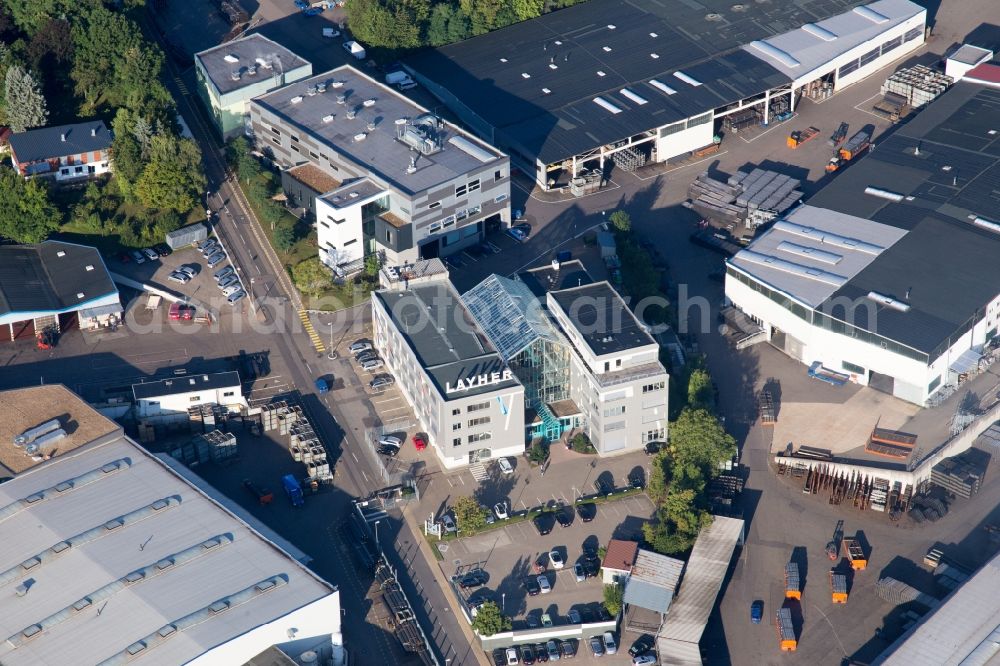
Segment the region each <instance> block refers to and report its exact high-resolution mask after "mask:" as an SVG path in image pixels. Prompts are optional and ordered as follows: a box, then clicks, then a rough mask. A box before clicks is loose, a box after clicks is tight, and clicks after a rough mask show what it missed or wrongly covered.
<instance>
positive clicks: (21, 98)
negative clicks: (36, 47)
mask: <svg viewBox="0 0 1000 666" xmlns="http://www.w3.org/2000/svg"><path fill="white" fill-rule="evenodd" d="M4 100H5V103H6V109H7V123H8V124H9V125H10V128H11V129H12V130H14V131H15V132H23V131H24V130H26V129H30V128H32V127H41V126H42V125H44V124H45V121H46V120H48V117H49V111H48V108H47V107H46V104H45V97H44V96H43V95H42V89H41V87H40V86H39V85H38V83H37V82H36V81H35V79H34V77H33V76H32V75H31V72H27V71H25V70H24V69H22V68H21V67H20V66H19V65H12V66H11V67H9V68H8V69H7V75H6V77H5V78H4Z"/></svg>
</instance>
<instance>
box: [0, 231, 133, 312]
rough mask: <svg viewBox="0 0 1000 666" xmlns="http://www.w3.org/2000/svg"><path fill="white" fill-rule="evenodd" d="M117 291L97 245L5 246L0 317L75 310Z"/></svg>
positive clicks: (1, 248) (0, 255)
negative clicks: (95, 246)
mask: <svg viewBox="0 0 1000 666" xmlns="http://www.w3.org/2000/svg"><path fill="white" fill-rule="evenodd" d="M117 294H118V289H117V288H116V287H115V284H114V282H112V281H111V276H110V275H109V274H108V270H107V268H106V267H105V266H104V260H103V259H102V258H101V255H100V253H99V252H98V251H97V250H96V249H94V248H92V247H86V246H84V245H76V244H75V243H63V242H61V241H45V242H44V243H40V244H38V245H0V319H9V318H11V317H13V319H12V321H16V320H17V319H16V316H17V313H25V314H46V313H55V312H62V311H70V310H73V309H78V308H81V307H85V306H86V305H88V304H91V303H94V302H95V301H97V300H98V299H101V298H102V297H106V296H110V295H115V296H117ZM5 315H9V316H10V317H5Z"/></svg>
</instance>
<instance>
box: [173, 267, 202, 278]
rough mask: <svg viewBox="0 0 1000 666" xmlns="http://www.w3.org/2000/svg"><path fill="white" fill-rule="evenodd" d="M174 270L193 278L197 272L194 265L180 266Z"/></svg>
mask: <svg viewBox="0 0 1000 666" xmlns="http://www.w3.org/2000/svg"><path fill="white" fill-rule="evenodd" d="M175 272H176V273H184V275H187V276H188V277H190V278H193V277H194V276H195V275H197V274H198V270H197V269H196V268H195V267H194V266H181V267H180V268H178V269H177V270H176V271H175Z"/></svg>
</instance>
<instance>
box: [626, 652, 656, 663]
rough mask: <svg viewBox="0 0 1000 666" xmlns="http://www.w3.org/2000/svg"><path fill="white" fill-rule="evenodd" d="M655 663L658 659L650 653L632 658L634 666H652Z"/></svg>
mask: <svg viewBox="0 0 1000 666" xmlns="http://www.w3.org/2000/svg"><path fill="white" fill-rule="evenodd" d="M655 663H656V657H655V656H653V655H651V654H649V653H648V652H647V653H646V654H640V655H636V656H634V657H632V666H652V665H653V664H655Z"/></svg>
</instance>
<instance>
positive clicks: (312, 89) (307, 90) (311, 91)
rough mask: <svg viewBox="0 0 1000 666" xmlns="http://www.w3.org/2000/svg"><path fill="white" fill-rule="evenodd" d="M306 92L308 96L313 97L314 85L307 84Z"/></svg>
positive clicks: (314, 92)
mask: <svg viewBox="0 0 1000 666" xmlns="http://www.w3.org/2000/svg"><path fill="white" fill-rule="evenodd" d="M306 94H307V95H309V96H310V97H315V96H316V86H309V87H308V88H306Z"/></svg>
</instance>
